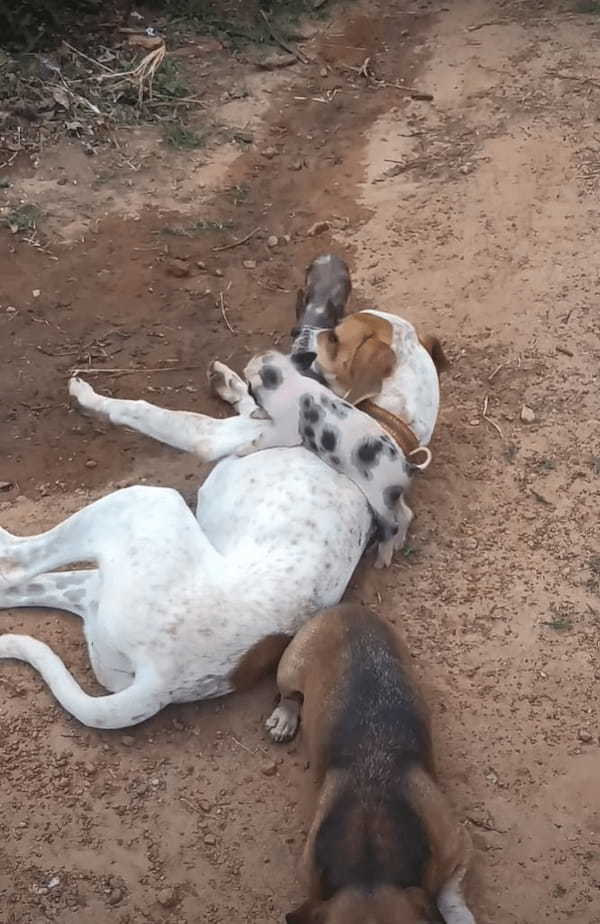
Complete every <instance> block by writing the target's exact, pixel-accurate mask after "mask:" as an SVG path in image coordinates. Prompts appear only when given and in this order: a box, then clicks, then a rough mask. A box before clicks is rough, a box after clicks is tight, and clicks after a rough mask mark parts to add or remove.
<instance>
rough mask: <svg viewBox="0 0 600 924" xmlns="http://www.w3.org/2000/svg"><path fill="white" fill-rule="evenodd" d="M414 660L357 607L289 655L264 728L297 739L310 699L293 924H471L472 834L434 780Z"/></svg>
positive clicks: (324, 624)
mask: <svg viewBox="0 0 600 924" xmlns="http://www.w3.org/2000/svg"><path fill="white" fill-rule="evenodd" d="M409 662H410V656H409V654H408V652H407V650H406V648H405V646H404V643H403V642H402V640H401V639H400V637H399V636H398V634H397V632H396V630H395V629H393V628H392V627H391V626H390V625H388V624H387V623H385V622H384V621H383V620H381V619H379V618H378V617H376V616H375V615H374V614H372V613H371V612H369V611H368V610H366V609H364V608H363V607H360V606H355V605H343V606H338V607H335V608H334V609H330V610H323V611H321V613H319V614H318V615H317V616H315V617H314V618H313V619H312V620H311V621H310V622H309V623H307V624H306V625H305V626H304V627H303V628H302V629H301V630H300V632H299V633H298V635H296V637H295V639H294V640H293V641H292V642H291V644H290V645H289V647H288V648H287V649H286V651H285V653H284V655H283V657H282V659H281V662H280V664H279V669H278V674H277V681H278V685H279V689H280V692H281V697H282V698H281V702H280V704H279V706H278V707H277V708H276V709H275V711H274V713H273V715H272V716H271V718H270V719H269V720H268V722H267V727H268V728H269V729H270V732H271V735H272V737H273V738H274V739H275V740H278V741H283V740H287V739H289V738H291V737H292V736H293V735H294V733H295V731H296V729H297V727H298V724H299V718H300V708H301V703H302V702H303V706H302V724H303V732H304V737H305V740H306V747H307V750H308V756H309V758H310V764H311V769H312V773H313V775H314V781H315V787H316V810H315V814H314V818H313V821H312V824H311V826H310V830H309V833H308V838H307V842H306V845H305V849H304V854H303V866H304V872H305V876H306V879H307V883H308V891H309V895H308V898H307V900H306V901H305V902H304V904H302V905H301V906H300V907H299V908H297V909H296V910H295V911H292V912H290V913H289V914H288V915H287V916H286V921H287V922H288V924H433V922H435V921H440V920H443V921H445V922H446V924H475V919H474V918H473V916H472V914H471V912H470V911H469V909H468V908H467V906H466V904H465V901H464V898H463V896H462V879H463V877H464V875H465V872H466V869H467V866H468V862H469V856H470V851H471V847H470V838H469V836H468V834H467V832H466V830H465V829H464V828H463V827H462V826H461V825H460V824H459V823H458V822H457V820H456V818H455V817H454V815H453V813H452V810H451V808H450V805H449V803H448V801H447V799H446V797H445V796H444V794H443V793H442V791H441V790H440V788H439V786H438V783H437V781H436V777H435V772H434V767H433V757H432V742H431V729H430V722H429V718H428V713H427V710H426V707H425V704H424V702H423V699H422V697H421V694H420V693H419V690H418V688H417V686H416V684H415V680H414V678H413V676H412V671H411V668H410V663H409ZM440 914H441V916H442V917H441V918H440V916H439V915H440Z"/></svg>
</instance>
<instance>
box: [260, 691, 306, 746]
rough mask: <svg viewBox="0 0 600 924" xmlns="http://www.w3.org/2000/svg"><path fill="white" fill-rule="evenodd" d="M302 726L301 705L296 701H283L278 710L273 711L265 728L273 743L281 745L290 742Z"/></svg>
mask: <svg viewBox="0 0 600 924" xmlns="http://www.w3.org/2000/svg"><path fill="white" fill-rule="evenodd" d="M299 724H300V703H298V702H296V701H295V700H291V699H286V700H282V701H281V702H280V703H279V705H278V706H277V708H276V709H274V710H273V712H272V713H271V715H270V716H269V718H268V719H267V721H266V722H265V727H266V729H267V731H268V732H269V734H270V736H271V738H272V739H273V741H277V742H278V743H279V744H281V743H282V742H283V741H290V740H291V739H292V738H293V737H294V735H295V734H296V732H297V731H298V726H299Z"/></svg>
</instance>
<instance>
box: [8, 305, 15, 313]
mask: <svg viewBox="0 0 600 924" xmlns="http://www.w3.org/2000/svg"><path fill="white" fill-rule="evenodd" d="M16 312H17V309H16V308H15V307H14V306H13V305H9V306H8V308H7V309H6V313H7V314H16Z"/></svg>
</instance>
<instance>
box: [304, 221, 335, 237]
mask: <svg viewBox="0 0 600 924" xmlns="http://www.w3.org/2000/svg"><path fill="white" fill-rule="evenodd" d="M329 228H330V225H329V222H328V221H315V223H314V225H311V226H310V228H309V229H308V231H307V232H306V233H307V235H308V237H315V236H316V235H317V234H323V232H324V231H329Z"/></svg>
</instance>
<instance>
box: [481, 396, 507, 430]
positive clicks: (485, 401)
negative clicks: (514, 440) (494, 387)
mask: <svg viewBox="0 0 600 924" xmlns="http://www.w3.org/2000/svg"><path fill="white" fill-rule="evenodd" d="M488 400H489V399H488V396H487V395H486V396H485V398H484V399H483V410H482V412H481V416H482V417H483V419H484V420H485V421H487V423H489V425H490V427H493V428H494V430H496V432H497V433H499V434H500V439H504V434H503V432H502V430H501V429H500V426H499V425H498V424H497V423H496V421H495V420H492V418H491V417H488V413H487V409H488Z"/></svg>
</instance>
